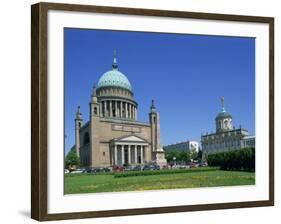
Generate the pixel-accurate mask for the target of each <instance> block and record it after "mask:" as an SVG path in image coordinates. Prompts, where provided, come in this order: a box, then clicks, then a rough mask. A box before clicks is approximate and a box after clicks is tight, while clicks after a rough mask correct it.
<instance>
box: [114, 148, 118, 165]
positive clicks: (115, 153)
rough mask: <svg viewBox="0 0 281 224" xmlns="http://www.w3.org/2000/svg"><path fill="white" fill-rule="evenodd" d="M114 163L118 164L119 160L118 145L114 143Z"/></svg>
mask: <svg viewBox="0 0 281 224" xmlns="http://www.w3.org/2000/svg"><path fill="white" fill-rule="evenodd" d="M114 159H115V162H114V165H117V163H118V161H117V145H114Z"/></svg>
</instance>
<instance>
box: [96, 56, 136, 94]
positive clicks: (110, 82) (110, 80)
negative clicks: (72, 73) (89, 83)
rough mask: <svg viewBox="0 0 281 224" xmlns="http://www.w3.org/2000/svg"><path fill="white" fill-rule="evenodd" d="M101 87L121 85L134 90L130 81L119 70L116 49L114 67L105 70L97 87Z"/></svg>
mask: <svg viewBox="0 0 281 224" xmlns="http://www.w3.org/2000/svg"><path fill="white" fill-rule="evenodd" d="M101 87H120V88H124V89H127V90H129V91H131V92H132V86H131V83H130V81H129V80H128V78H127V77H126V76H125V75H124V74H123V73H122V72H120V71H119V70H118V64H117V59H116V51H114V57H113V63H112V69H111V70H109V71H107V72H105V73H104V74H103V75H102V76H101V78H100V79H99V81H98V85H97V89H99V88H101Z"/></svg>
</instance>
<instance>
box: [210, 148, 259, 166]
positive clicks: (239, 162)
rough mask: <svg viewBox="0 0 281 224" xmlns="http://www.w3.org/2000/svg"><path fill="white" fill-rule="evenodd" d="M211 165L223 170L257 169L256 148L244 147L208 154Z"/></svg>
mask: <svg viewBox="0 0 281 224" xmlns="http://www.w3.org/2000/svg"><path fill="white" fill-rule="evenodd" d="M207 162H208V165H209V166H216V167H217V166H218V167H220V169H222V170H240V171H255V148H244V149H237V150H231V151H228V152H219V153H213V154H210V155H208V157H207Z"/></svg>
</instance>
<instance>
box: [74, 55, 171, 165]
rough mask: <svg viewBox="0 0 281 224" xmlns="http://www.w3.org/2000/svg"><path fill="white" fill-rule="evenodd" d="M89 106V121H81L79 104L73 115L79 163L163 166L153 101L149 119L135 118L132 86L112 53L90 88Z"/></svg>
mask: <svg viewBox="0 0 281 224" xmlns="http://www.w3.org/2000/svg"><path fill="white" fill-rule="evenodd" d="M89 107H90V108H89V109H90V114H89V121H87V122H85V123H84V120H83V118H82V114H81V112H80V106H78V109H77V113H76V117H75V149H76V153H77V155H78V156H79V157H80V162H81V166H83V167H106V166H114V165H136V164H146V163H155V164H158V165H160V166H164V165H166V163H167V162H166V160H165V155H164V151H163V149H162V147H161V145H160V120H159V113H158V112H157V111H156V108H155V106H154V101H153V100H152V103H151V107H150V112H149V115H148V116H149V122H148V123H146V122H141V121H138V119H137V114H138V113H137V111H138V104H137V102H136V101H135V99H134V92H133V88H132V85H131V83H130V81H129V80H128V78H127V77H126V76H125V75H124V74H123V73H122V72H121V71H120V70H119V67H118V63H117V59H116V54H115V53H114V58H113V63H112V69H111V70H109V71H107V72H105V73H104V74H103V75H102V76H101V77H100V79H99V81H98V84H97V86H94V88H93V91H92V95H91V100H90V103H89Z"/></svg>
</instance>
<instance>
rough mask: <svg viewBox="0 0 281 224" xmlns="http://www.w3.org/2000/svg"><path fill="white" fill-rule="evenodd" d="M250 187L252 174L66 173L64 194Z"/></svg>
mask: <svg viewBox="0 0 281 224" xmlns="http://www.w3.org/2000/svg"><path fill="white" fill-rule="evenodd" d="M253 184H255V173H252V172H239V171H222V170H215V171H207V172H206V171H202V172H194V173H176V174H161V175H151V176H133V177H122V178H116V177H114V175H111V174H106V175H103V174H99V175H95V174H66V175H65V194H75V193H94V192H113V191H144V190H157V189H175V188H195V187H213V186H234V185H253Z"/></svg>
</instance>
